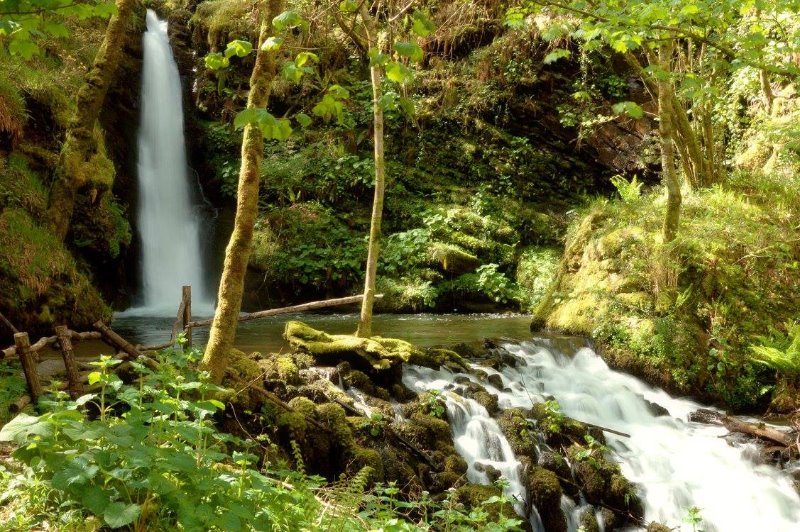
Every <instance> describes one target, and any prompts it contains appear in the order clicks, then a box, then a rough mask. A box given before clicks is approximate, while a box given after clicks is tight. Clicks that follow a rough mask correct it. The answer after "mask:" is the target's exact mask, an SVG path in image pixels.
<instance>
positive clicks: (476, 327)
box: [111, 314, 531, 352]
mask: <svg viewBox="0 0 800 532" xmlns="http://www.w3.org/2000/svg"><path fill="white" fill-rule="evenodd" d="M289 320H301V321H303V322H305V323H307V324H309V325H310V326H312V327H314V328H316V329H321V330H324V331H325V332H329V333H333V334H352V333H353V332H354V331H355V330H356V325H357V324H358V314H287V315H284V316H275V317H271V318H263V319H260V320H253V321H245V322H242V323H240V324H239V328H238V331H237V334H236V346H237V347H238V348H239V349H242V350H243V351H261V352H278V351H285V350H287V349H288V344H287V343H286V341H285V340H284V339H283V329H284V327H285V325H286V322H287V321H289ZM530 320H531V318H530V316H527V315H524V314H380V315H377V316H375V317H374V319H373V332H374V333H375V334H376V335H380V336H387V337H391V338H400V339H403V340H407V341H409V342H412V343H415V344H418V345H421V346H432V345H447V344H454V343H458V342H473V341H478V340H482V339H483V338H488V337H498V336H503V337H507V338H513V339H516V340H525V339H528V338H530V337H531V333H530V329H529V328H528V327H529V326H530ZM173 321H174V318H145V317H117V318H115V319H114V321H113V322H112V324H111V327H112V328H113V329H114V330H115V331H117V332H118V333H119V334H121V335H122V336H123V337H124V338H126V339H127V340H128V341H130V342H132V343H134V344H142V345H156V344H160V343H164V342H166V341H168V340H169V337H170V334H171V332H172V323H173ZM208 330H209V329H208V327H204V328H202V329H197V330H195V331H194V334H193V338H194V341H195V343H199V344H204V343H205V342H206V341H207V340H208Z"/></svg>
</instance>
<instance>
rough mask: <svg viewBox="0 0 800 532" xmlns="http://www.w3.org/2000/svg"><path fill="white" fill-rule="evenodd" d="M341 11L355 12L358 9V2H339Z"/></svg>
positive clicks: (350, 0)
mask: <svg viewBox="0 0 800 532" xmlns="http://www.w3.org/2000/svg"><path fill="white" fill-rule="evenodd" d="M339 11H342V12H344V13H355V12H356V11H358V2H356V1H355V0H344V1H343V2H340V3H339Z"/></svg>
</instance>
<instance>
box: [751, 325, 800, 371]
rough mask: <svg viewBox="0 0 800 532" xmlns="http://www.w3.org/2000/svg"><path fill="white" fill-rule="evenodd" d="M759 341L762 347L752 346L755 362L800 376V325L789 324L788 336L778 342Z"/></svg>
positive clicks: (762, 339) (787, 326)
mask: <svg viewBox="0 0 800 532" xmlns="http://www.w3.org/2000/svg"><path fill="white" fill-rule="evenodd" d="M758 340H759V341H760V342H761V343H762V345H756V346H750V350H751V351H752V352H753V356H752V359H753V360H754V361H755V362H758V363H759V364H764V365H765V366H767V367H769V368H772V369H774V370H777V371H781V372H783V373H791V374H800V323H787V324H786V335H785V336H781V337H779V338H778V339H777V340H776V339H773V338H768V337H758Z"/></svg>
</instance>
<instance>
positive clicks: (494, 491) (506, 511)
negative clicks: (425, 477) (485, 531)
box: [452, 484, 518, 521]
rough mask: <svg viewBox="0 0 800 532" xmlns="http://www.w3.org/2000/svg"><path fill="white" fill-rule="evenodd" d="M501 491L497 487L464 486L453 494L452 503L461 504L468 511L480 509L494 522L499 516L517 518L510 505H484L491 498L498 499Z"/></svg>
mask: <svg viewBox="0 0 800 532" xmlns="http://www.w3.org/2000/svg"><path fill="white" fill-rule="evenodd" d="M501 495H503V491H502V490H501V489H500V488H498V487H497V486H485V485H482V484H464V485H463V486H461V487H458V488H456V490H455V491H454V492H453V495H452V497H453V501H454V502H456V503H461V504H463V505H464V506H465V507H466V508H467V509H468V510H472V509H478V508H482V509H483V510H485V511H486V512H487V513H488V514H489V519H490V520H492V521H496V520H497V519H498V518H499V517H500V516H501V515H502V516H504V517H508V518H514V517H518V516H517V514H516V512H515V511H514V506H513V505H512V504H505V505H504V506H502V507H501V505H500V503H493V504H484V503H485V502H486V501H488V500H489V499H491V498H492V497H500V496H501Z"/></svg>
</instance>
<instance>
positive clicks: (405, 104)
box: [397, 97, 416, 117]
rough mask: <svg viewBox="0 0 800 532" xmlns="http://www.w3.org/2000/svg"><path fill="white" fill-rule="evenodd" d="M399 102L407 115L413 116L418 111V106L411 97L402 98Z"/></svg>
mask: <svg viewBox="0 0 800 532" xmlns="http://www.w3.org/2000/svg"><path fill="white" fill-rule="evenodd" d="M397 103H398V105H399V106H400V109H401V110H402V111H403V114H405V115H406V116H409V117H412V116H414V114H415V113H416V106H415V105H414V100H412V99H411V98H405V97H403V98H400V99H399V100H398V101H397Z"/></svg>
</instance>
